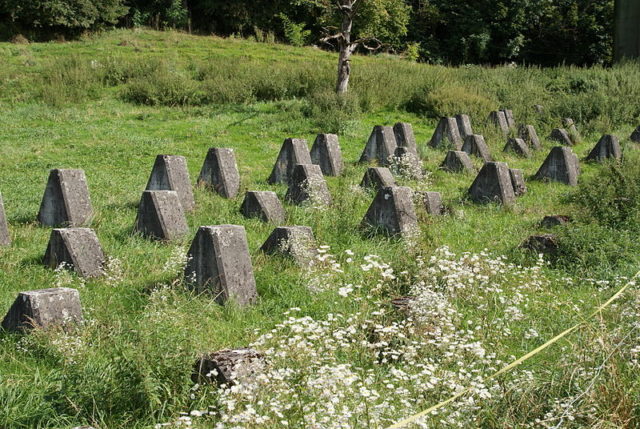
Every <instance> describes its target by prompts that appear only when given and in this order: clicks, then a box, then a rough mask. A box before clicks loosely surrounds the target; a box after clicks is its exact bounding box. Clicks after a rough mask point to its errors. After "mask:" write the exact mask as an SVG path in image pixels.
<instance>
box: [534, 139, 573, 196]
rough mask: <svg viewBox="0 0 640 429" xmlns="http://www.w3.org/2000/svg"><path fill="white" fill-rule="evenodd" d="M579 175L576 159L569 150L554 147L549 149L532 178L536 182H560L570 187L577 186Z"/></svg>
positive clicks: (563, 147) (562, 147)
mask: <svg viewBox="0 0 640 429" xmlns="http://www.w3.org/2000/svg"><path fill="white" fill-rule="evenodd" d="M579 174H580V169H579V164H578V157H577V156H576V155H575V154H574V153H573V151H572V150H571V148H568V147H565V146H556V147H554V148H552V149H551V152H549V155H548V156H547V158H546V159H545V160H544V162H543V163H542V165H541V166H540V169H538V172H537V173H536V175H535V176H534V177H535V178H536V179H537V180H545V181H553V182H560V183H564V184H566V185H570V186H576V185H577V184H578V176H579Z"/></svg>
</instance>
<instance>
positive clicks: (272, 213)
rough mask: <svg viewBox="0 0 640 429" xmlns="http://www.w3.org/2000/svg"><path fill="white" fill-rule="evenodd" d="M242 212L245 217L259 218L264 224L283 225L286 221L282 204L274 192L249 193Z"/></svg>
mask: <svg viewBox="0 0 640 429" xmlns="http://www.w3.org/2000/svg"><path fill="white" fill-rule="evenodd" d="M240 212H241V213H242V214H243V215H244V216H245V217H248V218H258V219H260V220H262V221H264V222H272V223H282V222H284V220H285V211H284V208H283V207H282V203H281V202H280V199H279V198H278V195H277V194H276V193H275V192H273V191H248V192H247V193H246V194H245V196H244V201H242V206H240Z"/></svg>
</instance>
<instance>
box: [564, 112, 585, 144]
mask: <svg viewBox="0 0 640 429" xmlns="http://www.w3.org/2000/svg"><path fill="white" fill-rule="evenodd" d="M562 125H563V126H564V129H565V130H567V133H568V134H569V138H570V139H571V143H573V144H574V145H576V144H578V143H580V141H581V140H582V138H581V137H580V133H579V132H578V129H577V128H576V123H575V122H574V121H573V119H571V118H564V119H562Z"/></svg>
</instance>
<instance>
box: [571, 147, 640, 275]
mask: <svg viewBox="0 0 640 429" xmlns="http://www.w3.org/2000/svg"><path fill="white" fill-rule="evenodd" d="M638 158H639V156H638V155H637V154H635V153H634V154H631V155H630V156H628V158H627V159H626V160H625V161H624V162H623V163H621V164H617V163H608V164H607V165H605V166H604V167H603V169H602V170H601V171H600V172H599V173H598V174H597V175H596V176H594V177H592V178H590V179H588V180H586V181H584V182H583V183H581V184H580V186H579V188H578V190H577V191H576V192H575V193H574V194H573V196H572V197H571V200H572V202H573V203H574V204H575V205H576V206H577V208H578V210H577V212H576V213H577V217H576V219H575V221H574V222H572V223H570V224H568V225H567V226H566V227H565V228H563V229H561V230H560V233H559V235H560V255H559V259H558V264H560V265H563V266H565V267H566V268H568V269H570V270H572V271H582V272H583V273H590V274H598V273H600V274H603V273H607V272H609V273H610V272H611V271H613V270H624V267H631V266H636V270H637V264H638V262H640V257H639V256H638V255H640V242H639V241H638V234H640V163H639V162H638Z"/></svg>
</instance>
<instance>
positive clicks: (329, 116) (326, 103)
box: [303, 90, 360, 134]
mask: <svg viewBox="0 0 640 429" xmlns="http://www.w3.org/2000/svg"><path fill="white" fill-rule="evenodd" d="M303 113H304V114H305V115H306V116H307V117H310V118H312V119H313V121H314V122H315V124H316V126H317V127H318V129H321V130H323V131H322V132H325V133H336V134H342V133H344V132H345V131H346V130H347V129H348V128H349V127H350V126H351V125H352V124H353V122H354V121H357V120H358V118H359V117H360V106H359V101H358V97H357V95H355V94H353V93H348V94H344V95H339V94H336V93H335V92H334V91H333V90H324V91H319V92H316V93H314V94H312V95H311V96H310V97H309V99H308V100H307V105H306V106H305V108H304V109H303Z"/></svg>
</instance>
